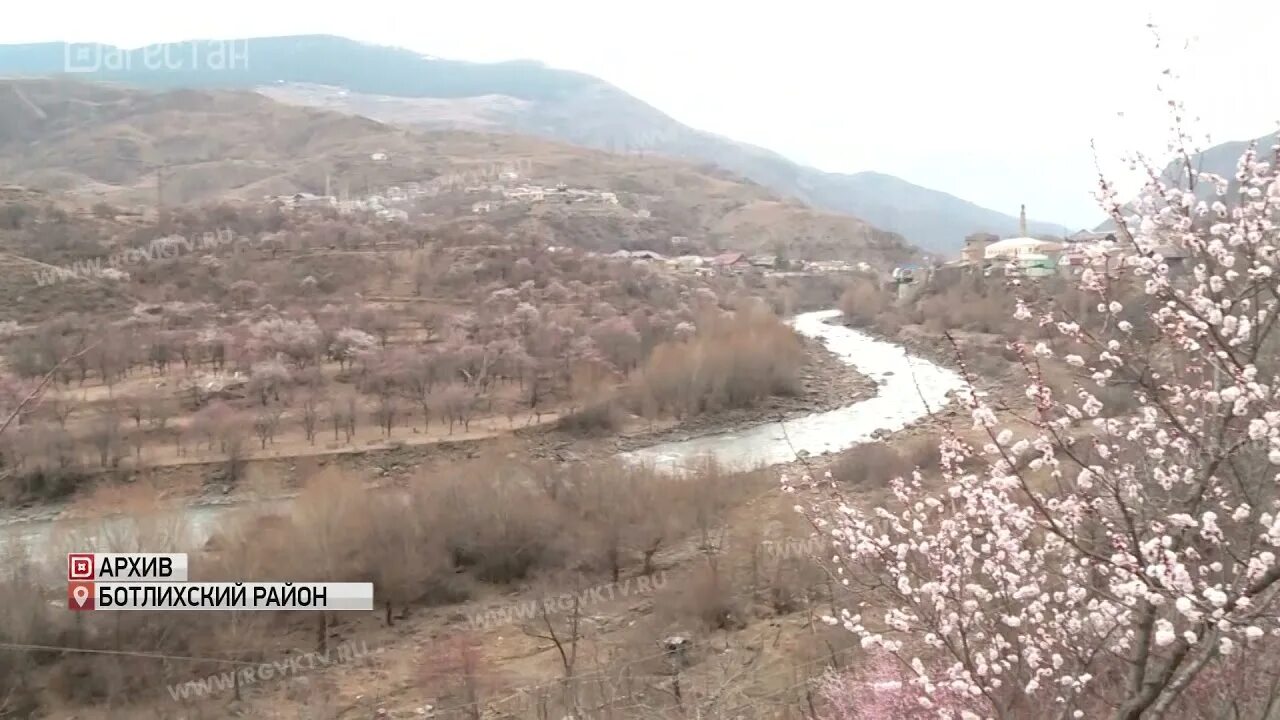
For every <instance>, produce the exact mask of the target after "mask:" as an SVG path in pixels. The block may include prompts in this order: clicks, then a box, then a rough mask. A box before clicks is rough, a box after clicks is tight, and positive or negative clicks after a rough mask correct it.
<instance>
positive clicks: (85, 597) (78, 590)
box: [71, 585, 89, 607]
mask: <svg viewBox="0 0 1280 720" xmlns="http://www.w3.org/2000/svg"><path fill="white" fill-rule="evenodd" d="M71 597H73V598H75V601H76V604H77V605H79V606H80V607H84V604H85V603H86V602H88V601H89V588H87V587H85V586H84V585H77V586H76V587H75V589H73V590H72V591H71Z"/></svg>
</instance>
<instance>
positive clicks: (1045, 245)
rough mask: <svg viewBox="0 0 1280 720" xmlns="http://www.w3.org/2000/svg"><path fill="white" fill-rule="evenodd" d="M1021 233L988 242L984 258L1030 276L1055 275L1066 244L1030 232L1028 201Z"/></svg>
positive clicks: (1019, 222) (1022, 216)
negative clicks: (1042, 238)
mask: <svg viewBox="0 0 1280 720" xmlns="http://www.w3.org/2000/svg"><path fill="white" fill-rule="evenodd" d="M1018 233H1019V234H1018V237H1011V238H1005V239H1003V240H997V241H996V242H993V243H990V244H989V245H987V246H986V248H985V249H984V250H983V258H984V259H985V260H987V261H990V262H997V263H1003V264H1005V265H1006V266H1008V267H1009V269H1010V270H1013V271H1015V272H1018V273H1019V274H1023V275H1026V276H1028V277H1040V276H1044V275H1052V274H1053V273H1054V272H1055V269H1056V268H1057V264H1058V257H1059V256H1060V255H1061V254H1062V251H1063V249H1064V248H1065V247H1066V245H1065V244H1063V243H1060V242H1055V241H1053V240H1041V239H1040V238H1034V237H1031V236H1030V235H1028V234H1027V206H1026V205H1023V206H1022V212H1021V213H1020V214H1019V216H1018Z"/></svg>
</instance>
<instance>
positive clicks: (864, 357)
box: [622, 310, 964, 470]
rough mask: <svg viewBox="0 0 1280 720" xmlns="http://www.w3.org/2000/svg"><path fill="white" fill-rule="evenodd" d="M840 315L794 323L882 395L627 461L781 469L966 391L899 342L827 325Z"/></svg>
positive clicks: (895, 426) (656, 448) (894, 425)
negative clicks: (702, 460)
mask: <svg viewBox="0 0 1280 720" xmlns="http://www.w3.org/2000/svg"><path fill="white" fill-rule="evenodd" d="M839 316H840V311H839V310H822V311H818V312H811V313H804V314H802V315H797V316H796V317H795V318H793V319H792V320H791V324H792V325H793V326H794V327H795V329H796V331H797V332H799V333H801V334H802V335H805V336H807V337H813V338H818V339H820V340H821V341H822V343H823V345H825V346H826V348H827V349H828V350H830V351H831V352H832V353H833V354H835V355H836V356H837V357H839V358H840V360H841V361H842V362H844V363H846V364H848V365H850V366H852V367H853V368H854V369H855V370H857V371H858V372H860V373H862V374H863V375H866V376H867V377H869V378H871V379H872V380H873V381H875V383H876V396H875V397H873V398H868V399H866V400H863V401H861V402H856V403H854V404H852V405H848V406H845V407H842V408H839V409H836V410H831V411H828V412H822V413H813V414H812V415H805V416H803V417H800V418H796V419H794V420H788V421H786V422H785V423H770V424H768V425H757V426H755V427H752V428H749V429H747V430H742V431H730V432H723V433H717V434H715V435H706V436H703V437H699V438H693V439H690V440H681V441H677V442H669V443H662V444H661V445H653V446H650V447H647V448H641V449H639V450H634V451H631V452H628V453H624V454H623V455H622V457H623V458H624V459H626V460H631V461H636V462H643V463H652V464H653V465H655V466H656V467H659V468H664V469H672V468H677V467H679V466H680V465H682V464H685V463H688V462H690V461H691V460H695V459H697V458H711V459H714V460H715V461H716V462H717V463H718V464H720V465H721V466H724V467H728V468H730V469H737V470H748V469H751V468H755V467H761V466H768V465H778V464H780V463H786V462H792V461H794V460H795V459H796V455H797V453H806V454H808V455H820V454H822V453H826V452H839V451H841V450H847V449H849V448H851V447H853V446H854V445H857V444H859V443H864V442H866V441H868V440H870V439H872V437H873V436H874V434H875V433H876V432H879V431H884V432H893V431H896V430H901V429H902V428H904V427H906V426H908V425H910V424H911V423H913V422H915V421H916V420H919V419H920V418H922V417H924V416H925V415H928V414H929V412H931V411H937V410H938V409H939V408H941V407H942V406H944V405H946V404H947V402H948V394H949V393H951V392H953V391H955V390H959V389H960V388H961V387H963V386H964V381H963V380H962V379H961V377H960V375H959V374H958V373H956V372H953V371H951V370H949V369H947V368H944V367H940V366H938V365H936V364H934V363H932V362H930V361H928V360H926V359H924V358H921V357H917V356H913V355H911V354H909V353H908V352H907V351H906V350H905V349H903V348H902V347H900V346H898V345H894V344H893V343H890V342H885V341H884V340H878V339H876V338H874V337H872V336H871V335H868V334H867V333H864V332H860V331H858V330H854V329H851V328H847V327H844V326H842V325H832V324H831V323H829V322H828V321H829V320H832V319H834V318H837V317H839Z"/></svg>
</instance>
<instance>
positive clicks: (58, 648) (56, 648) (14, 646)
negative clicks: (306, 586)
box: [0, 642, 261, 665]
mask: <svg viewBox="0 0 1280 720" xmlns="http://www.w3.org/2000/svg"><path fill="white" fill-rule="evenodd" d="M0 648H8V649H10V650H44V651H50V652H70V653H82V654H86V655H123V656H126V657H140V658H151V659H153V660H186V661H191V662H219V663H227V664H229V665H260V664H261V663H255V662H249V661H246V660H231V659H229V658H215V657H195V656H192V655H166V654H165V653H149V652H136V651H132V650H98V649H93V648H78V647H67V646H65V645H32V644H27V643H9V642H0Z"/></svg>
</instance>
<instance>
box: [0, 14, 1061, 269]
mask: <svg viewBox="0 0 1280 720" xmlns="http://www.w3.org/2000/svg"><path fill="white" fill-rule="evenodd" d="M202 42H203V43H209V44H214V47H215V48H216V47H217V45H216V44H217V43H222V44H227V43H231V44H232V50H233V51H234V50H236V47H235V45H234V44H235V43H243V47H244V55H245V57H246V60H245V62H243V63H242V64H241V65H242V66H231V67H221V68H212V67H210V68H204V69H201V68H199V67H194V63H188V64H191V65H193V67H182V66H179V67H176V68H163V69H154V68H148V66H147V62H148V57H151V58H152V59H153V61H154V57H156V56H159V55H161V54H162V53H160V52H158V51H157V48H158V49H160V50H164V51H167V50H168V49H169V48H177V51H176V53H175V56H176V57H180V58H183V59H184V60H183V62H185V59H186V58H188V57H191V58H196V57H198V54H197V52H196V51H197V50H198V49H199V47H200V45H199V44H200V43H202ZM78 47H79V46H76V45H68V44H65V43H42V44H36V45H26V46H22V45H17V46H12V45H11V46H0V73H18V74H28V75H30V74H51V73H57V72H61V71H64V70H66V69H67V68H68V63H69V62H70V61H69V60H68V58H73V57H74V56H75V53H76V52H77V49H78ZM86 47H89V48H96V50H95V52H96V53H97V55H96V56H94V57H96V58H98V62H97V67H96V71H94V72H86V73H78V74H79V75H81V76H82V77H83V78H84V79H93V80H104V81H116V82H125V83H129V84H137V85H142V86H149V87H160V88H175V87H204V88H216V87H227V88H237V89H248V88H252V89H257V90H259V91H260V92H263V93H264V94H267V95H269V96H271V97H273V98H274V99H277V100H285V101H286V102H295V103H297V104H308V105H319V106H321V107H325V108H327V109H330V110H338V111H342V112H347V113H349V114H358V115H364V116H366V117H370V118H372V119H374V120H379V121H383V122H395V123H398V124H409V125H414V126H418V127H424V128H428V129H470V130H480V131H485V132H504V131H505V132H512V133H517V134H533V135H538V136H541V137H547V138H552V139H556V140H562V141H566V142H570V143H572V144H576V145H581V146H585V147H591V148H596V149H601V150H607V151H611V152H621V153H645V152H654V153H660V154H666V155H672V156H676V157H681V158H686V159H690V160H694V161H698V162H710V163H714V164H716V165H718V166H719V167H722V168H724V169H726V170H729V171H731V172H733V173H736V174H738V175H740V176H742V177H744V178H746V179H748V180H750V181H752V182H755V183H757V184H759V185H762V186H765V187H768V188H770V189H772V190H773V191H775V192H776V193H779V194H781V195H783V196H785V197H794V198H797V199H799V200H801V201H803V202H806V203H808V204H810V205H812V206H814V207H816V208H820V209H823V210H828V211H833V212H839V213H844V214H848V215H853V216H854V217H857V218H860V219H862V220H865V221H867V222H869V223H871V224H872V225H874V226H876V227H879V228H881V229H883V230H886V231H889V232H896V233H899V234H901V235H903V236H904V237H906V238H907V239H908V240H909V241H911V242H913V243H915V244H916V245H918V246H919V247H921V248H923V249H925V250H927V251H930V252H935V253H942V254H952V253H954V252H955V251H957V250H958V248H959V247H960V246H961V245H962V243H963V238H964V236H965V235H967V234H969V233H972V232H979V231H981V232H992V233H996V234H998V235H1011V234H1014V233H1016V232H1018V220H1017V218H1015V217H1013V216H1011V215H1007V214H1004V213H1000V212H998V211H995V210H990V209H988V208H983V207H981V206H978V205H977V204H975V203H972V202H969V201H966V200H963V199H961V198H959V197H957V196H955V195H952V194H950V193H945V192H942V191H938V190H932V189H929V188H925V187H922V186H920V185H916V184H914V183H911V182H909V181H906V180H903V179H901V178H896V177H894V176H890V175H886V174H883V173H876V172H863V173H827V172H824V171H821V170H818V169H816V168H812V167H808V166H805V165H802V164H799V163H796V162H794V161H791V160H789V159H788V158H786V157H784V156H782V155H781V154H779V153H776V152H774V151H771V150H768V149H765V148H760V147H757V146H754V145H749V144H747V143H741V142H737V141H735V140H732V139H730V138H726V137H723V136H721V135H717V134H715V133H711V132H707V131H703V130H698V129H695V128H691V127H689V126H687V125H684V124H683V123H680V122H679V121H677V120H675V119H674V118H672V117H670V116H669V115H667V114H666V113H664V112H662V111H661V110H659V109H658V108H656V107H653V106H652V105H649V104H648V103H645V102H644V101H642V100H640V99H638V98H635V97H634V96H632V95H630V94H628V93H626V92H625V91H624V90H622V89H620V88H618V87H616V86H614V85H611V84H610V83H608V82H606V81H604V80H601V79H599V78H596V77H594V76H591V75H588V74H585V73H580V72H577V71H572V70H561V69H557V68H551V67H549V66H547V65H546V64H544V63H541V62H538V61H534V60H514V61H505V62H500V63H471V62H466V61H454V60H440V59H436V58H432V57H430V56H427V55H424V54H422V53H417V52H414V51H411V50H407V49H403V48H395V47H389V46H382V45H372V44H368V43H362V42H359V41H355V40H351V39H348V38H342V37H339V36H334V35H301V36H278V37H269V38H249V39H243V40H225V41H185V42H183V43H174V44H170V45H161V46H148V47H145V48H138V49H134V50H130V51H124V50H121V49H118V48H111V47H110V46H92V45H88V46H86ZM224 50H225V48H224ZM188 51H190V53H188ZM111 53H116V55H111ZM148 53H150V54H151V55H150V56H149V55H148ZM226 54H227V53H224V65H226V64H230V65H234V63H227V62H226ZM104 58H107V59H109V58H114V59H115V63H114V65H115V69H113V68H112V67H107V68H106V69H103V67H102V66H103V65H104V62H103V59H104ZM105 64H107V65H111V63H105ZM153 64H154V63H153ZM91 65H92V63H86V65H85V67H86V68H88V69H94V68H92V67H90V66H91ZM179 65H181V63H179ZM315 87H337V88H341V89H343V90H345V91H346V95H345V96H339V97H345V101H343V102H338V101H332V100H331V101H329V102H320V101H319V100H318V98H316V97H315V93H314V92H308V91H307V88H315ZM477 98H490V100H487V101H484V102H479V101H477ZM388 99H394V100H395V101H399V102H400V103H401V104H402V105H404V104H409V105H413V104H414V103H412V102H411V101H414V100H431V101H434V102H429V103H418V104H416V105H415V106H414V108H413V112H406V111H405V110H404V109H403V108H402V109H401V112H400V113H399V114H398V116H396V117H390V116H388V115H387V114H385V113H384V110H385V109H386V108H387V106H389V105H393V104H395V103H394V102H393V101H389V100H388ZM889 178H893V180H892V181H891V180H889ZM1030 229H1031V231H1032V232H1035V233H1041V234H1054V235H1058V234H1063V233H1065V232H1066V228H1064V227H1063V226H1061V225H1057V224H1054V223H1044V222H1037V221H1032V222H1031V224H1030Z"/></svg>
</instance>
